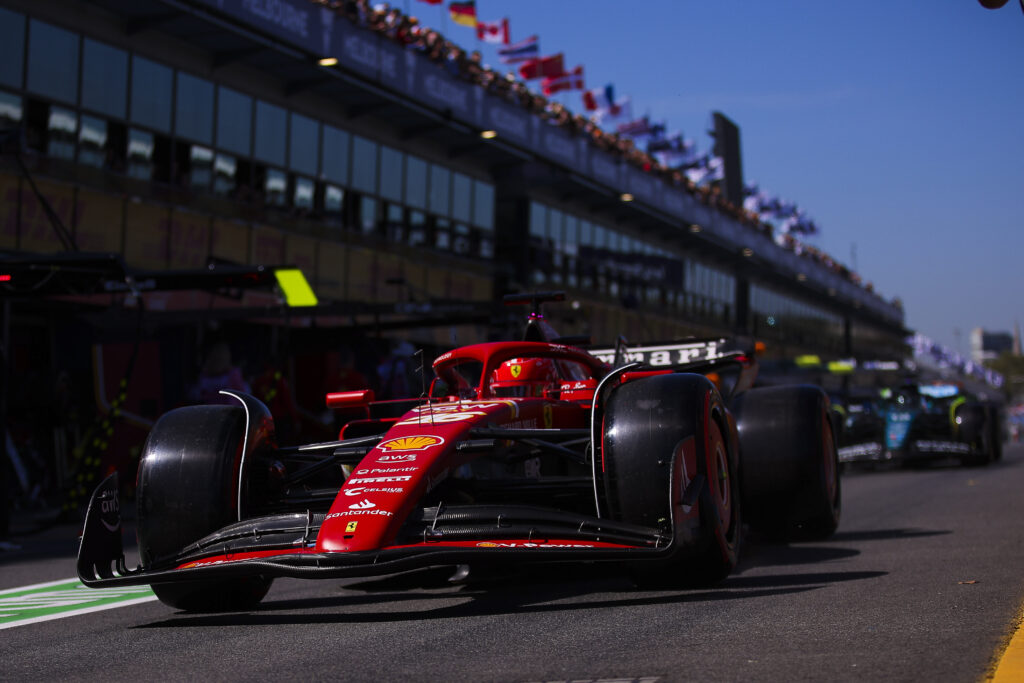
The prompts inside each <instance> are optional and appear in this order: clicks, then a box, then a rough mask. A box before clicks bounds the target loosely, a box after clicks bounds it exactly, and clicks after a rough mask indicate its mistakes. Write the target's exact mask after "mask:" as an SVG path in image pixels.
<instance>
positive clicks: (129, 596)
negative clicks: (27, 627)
mask: <svg viewBox="0 0 1024 683" xmlns="http://www.w3.org/2000/svg"><path fill="white" fill-rule="evenodd" d="M150 600H156V596H155V595H153V591H152V590H151V589H150V587H149V586H124V587H121V588H86V587H85V586H83V585H82V583H81V582H80V581H79V580H78V579H65V580H63V581H51V582H49V583H39V584H35V585H33V586H23V587H21V588H9V589H7V590H0V629H2V628H8V627H11V626H20V625H22V624H29V623H34V622H37V621H47V620H49V619H58V618H60V617H70V616H73V615H76V614H85V613H87V612H96V611H99V610H104V609H110V608H112V607H122V606H125V605H129V604H134V603H137V602H148V601H150Z"/></svg>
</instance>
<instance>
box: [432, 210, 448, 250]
mask: <svg viewBox="0 0 1024 683" xmlns="http://www.w3.org/2000/svg"><path fill="white" fill-rule="evenodd" d="M434 248H435V249H437V250H439V251H448V250H449V249H451V248H452V222H451V221H450V220H448V219H447V218H434Z"/></svg>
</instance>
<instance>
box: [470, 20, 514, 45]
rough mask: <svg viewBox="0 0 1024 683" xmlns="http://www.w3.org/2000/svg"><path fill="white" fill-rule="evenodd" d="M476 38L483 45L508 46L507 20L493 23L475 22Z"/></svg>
mask: <svg viewBox="0 0 1024 683" xmlns="http://www.w3.org/2000/svg"><path fill="white" fill-rule="evenodd" d="M476 37H477V38H479V39H480V40H482V41H484V42H485V43H498V44H500V45H508V19H502V20H501V21H499V22H494V23H491V22H489V21H478V22H476Z"/></svg>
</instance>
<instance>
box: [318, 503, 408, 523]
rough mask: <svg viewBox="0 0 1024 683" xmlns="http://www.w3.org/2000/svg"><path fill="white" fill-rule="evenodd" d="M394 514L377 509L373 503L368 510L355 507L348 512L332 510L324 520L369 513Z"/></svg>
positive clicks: (374, 515)
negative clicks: (355, 508)
mask: <svg viewBox="0 0 1024 683" xmlns="http://www.w3.org/2000/svg"><path fill="white" fill-rule="evenodd" d="M394 514H395V513H393V512H389V511H387V510H379V509H377V506H376V505H374V506H373V507H372V508H370V509H368V510H363V509H357V510H349V511H348V512H332V513H331V514H329V515H327V517H325V518H324V521H327V520H328V519H337V518H338V517H355V516H366V515H369V516H370V517H392V516H394Z"/></svg>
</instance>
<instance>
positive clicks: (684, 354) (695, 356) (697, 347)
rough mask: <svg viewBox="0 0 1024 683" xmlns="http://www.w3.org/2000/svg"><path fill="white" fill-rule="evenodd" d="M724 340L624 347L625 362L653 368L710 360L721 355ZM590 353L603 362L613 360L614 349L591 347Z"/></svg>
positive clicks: (611, 361) (612, 361)
mask: <svg viewBox="0 0 1024 683" xmlns="http://www.w3.org/2000/svg"><path fill="white" fill-rule="evenodd" d="M627 329H628V328H627ZM725 341H726V340H724V339H717V340H712V341H704V342H694V343H691V344H663V345H659V346H634V347H630V348H626V349H625V355H626V359H625V360H626V362H627V363H645V364H647V365H650V366H651V367H655V368H657V367H671V366H674V365H684V364H686V363H693V362H695V361H701V360H711V359H714V358H719V357H721V356H722V355H723V354H722V353H721V352H720V350H719V349H720V348H721V346H722V345H723V344H724V343H725ZM590 353H591V354H593V355H594V356H597V357H598V358H600V359H601V360H602V361H604V362H605V363H614V362H615V349H591V351H590Z"/></svg>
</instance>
